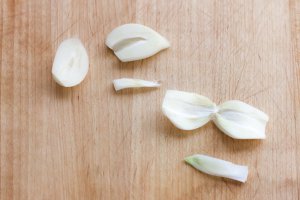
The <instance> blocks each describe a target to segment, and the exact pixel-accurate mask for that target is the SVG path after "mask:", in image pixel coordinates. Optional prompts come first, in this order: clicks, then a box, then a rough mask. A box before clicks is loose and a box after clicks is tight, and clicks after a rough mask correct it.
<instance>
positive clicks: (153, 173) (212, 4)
mask: <svg viewBox="0 0 300 200" xmlns="http://www.w3.org/2000/svg"><path fill="white" fill-rule="evenodd" d="M0 2H1V3H0V59H1V60H0V67H1V68H0V86H1V87H0V136H1V137H0V145H1V146H0V162H1V163H0V175H1V177H0V188H1V190H0V199H1V200H2V199H3V200H6V199H9V200H11V199H16V200H17V199H18V200H19V199H28V200H35V199H37V200H39V199H72V200H75V199H138V200H139V199H153V200H154V199H155V200H156V199H163V200H165V199H230V200H232V199H239V200H242V199H249V200H250V199H251V200H253V199H259V200H260V199H265V200H266V199H273V200H275V199H278V200H279V199H280V200H282V199H295V200H296V199H299V198H300V125H299V124H300V90H299V89H300V2H299V1H297V0H290V1H286V0H253V1H252V0H251V1H250V0H249V1H245V0H244V1H243V0H234V1H229V0H226V1H219V0H189V1H182V0H170V1H148V0H132V1H130V0H122V1H121V0H120V1H117V0H99V1H98V0H97V1H96V0H95V1H92V0H85V1H84V0H82V1H79V0H63V1H60V0H48V1H47V0H0ZM128 22H136V23H141V24H144V25H146V26H149V27H152V28H153V29H155V30H156V31H158V32H159V33H161V34H162V35H164V36H165V37H166V38H168V39H169V40H170V42H171V43H172V46H171V48H170V49H168V50H166V51H163V52H161V53H159V54H157V55H155V56H153V57H151V58H149V59H145V60H142V61H137V62H130V63H121V62H119V61H118V59H117V58H116V56H114V55H113V53H112V51H110V50H109V49H108V48H107V47H106V46H105V44H104V41H105V37H106V35H107V34H108V33H109V32H110V31H111V30H112V29H113V28H115V27H117V26H118V25H121V24H124V23H128ZM72 36H77V37H79V38H80V39H81V40H82V41H83V43H84V45H85V46H86V48H87V50H88V53H89V56H90V71H89V73H88V76H87V78H86V79H85V80H84V82H83V83H82V84H81V85H80V86H78V87H75V88H71V89H70V88H69V89H65V88H62V87H60V86H58V85H57V84H56V83H55V82H54V81H53V79H52V77H51V67H52V62H53V58H54V55H55V51H56V49H57V47H58V45H59V43H60V42H61V41H63V40H64V39H66V38H69V37H72ZM120 77H134V78H142V79H147V80H161V81H162V87H161V88H160V89H156V90H139V89H138V90H127V91H123V92H119V93H116V92H115V91H114V90H113V87H112V80H113V79H115V78H120ZM166 89H178V90H184V91H191V92H197V93H199V94H203V95H205V96H207V97H209V98H211V99H212V100H213V101H215V102H218V103H220V102H223V101H225V100H230V99H239V100H242V101H244V102H247V103H249V104H251V105H254V106H255V107H258V108H260V109H261V110H263V111H265V112H266V113H268V114H269V116H270V122H269V123H268V126H267V139H266V140H263V141H249V140H248V141H240V140H234V139H231V138H230V137H228V136H226V135H224V134H223V133H221V132H220V131H219V130H218V129H217V128H216V127H215V126H214V125H213V124H208V125H206V126H205V127H203V128H200V129H197V130H195V131H192V132H183V131H180V130H178V129H176V128H175V127H174V126H173V125H171V123H170V122H169V121H168V120H167V119H166V118H165V117H164V116H163V115H162V112H161V109H160V108H161V103H162V99H163V97H164V94H165V91H166ZM195 153H202V154H208V155H211V156H215V157H219V158H222V159H225V160H230V161H232V162H235V163H239V164H244V165H248V166H249V169H250V174H249V177H248V181H247V182H246V183H245V184H240V183H236V182H233V181H229V180H226V179H222V178H215V177H211V176H208V175H205V174H203V173H200V172H198V171H196V170H195V169H193V168H192V167H190V166H188V165H187V164H185V163H184V162H183V158H184V157H185V156H188V155H191V154H195Z"/></svg>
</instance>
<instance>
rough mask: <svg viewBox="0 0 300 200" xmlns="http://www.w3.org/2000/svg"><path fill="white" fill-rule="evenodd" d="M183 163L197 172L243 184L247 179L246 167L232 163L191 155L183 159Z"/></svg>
mask: <svg viewBox="0 0 300 200" xmlns="http://www.w3.org/2000/svg"><path fill="white" fill-rule="evenodd" d="M185 161H186V162H187V163H188V164H190V165H192V166H193V167H195V168H196V169H198V170H199V171H201V172H203V173H206V174H209V175H213V176H219V177H224V178H229V179H232V180H236V181H240V182H243V183H245V182H246V180H247V177H248V167H247V166H243V165H237V164H234V163H232V162H228V161H225V160H221V159H218V158H214V157H210V156H206V155H200V154H196V155H192V156H188V157H186V158H185Z"/></svg>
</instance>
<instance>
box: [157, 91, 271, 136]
mask: <svg viewBox="0 0 300 200" xmlns="http://www.w3.org/2000/svg"><path fill="white" fill-rule="evenodd" d="M162 111H163V113H164V114H165V115H166V116H167V117H168V118H169V119H170V121H171V122H172V123H173V124H174V125H175V126H176V127H177V128H179V129H182V130H193V129H196V128H199V127H201V126H203V125H205V124H206V123H207V122H208V121H210V120H211V119H212V120H213V121H214V123H215V124H216V125H217V127H218V128H219V129H220V130H221V131H223V132H224V133H225V134H227V135H228V136H230V137H232V138H235V139H264V138H265V129H266V124H267V122H268V120H269V117H268V116H267V115H266V114H265V113H263V112H262V111H260V110H258V109H256V108H254V107H252V106H250V105H248V104H246V103H243V102H241V101H237V100H233V101H227V102H225V103H223V104H221V105H220V106H216V105H215V104H214V103H213V102H212V101H210V100H209V99H208V98H206V97H204V96H201V95H198V94H194V93H187V92H181V91H176V90H171V91H167V93H166V96H165V98H164V101H163V105H162Z"/></svg>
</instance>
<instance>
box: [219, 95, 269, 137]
mask: <svg viewBox="0 0 300 200" xmlns="http://www.w3.org/2000/svg"><path fill="white" fill-rule="evenodd" d="M268 121H269V117H268V116H267V115H266V114H265V113H263V112H262V111H260V110H258V109H256V108H254V107H252V106H250V105H248V104H246V103H244V102H241V101H237V100H233V101H227V102H225V103H223V104H221V105H220V106H219V112H218V113H216V115H215V118H214V122H215V124H216V125H217V126H218V127H219V128H220V129H221V130H222V131H223V132H224V133H225V134H227V135H228V136H230V137H232V138H235V139H265V137H266V135H265V129H266V124H267V122H268Z"/></svg>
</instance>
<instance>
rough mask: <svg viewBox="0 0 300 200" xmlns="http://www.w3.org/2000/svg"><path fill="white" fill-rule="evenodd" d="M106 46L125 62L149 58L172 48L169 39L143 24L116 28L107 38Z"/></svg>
mask: <svg viewBox="0 0 300 200" xmlns="http://www.w3.org/2000/svg"><path fill="white" fill-rule="evenodd" d="M106 45H107V46H108V47H109V48H111V49H112V50H113V51H114V53H115V55H116V56H117V57H118V58H119V59H120V60H121V61H123V62H129V61H134V60H141V59H144V58H148V57H150V56H152V55H154V54H156V53H158V52H159V51H161V50H163V49H166V48H168V47H170V43H169V42H168V40H167V39H165V38H164V37H163V36H161V35H160V34H158V33H157V32H156V31H154V30H152V29H151V28H149V27H146V26H143V25H141V24H124V25H122V26H119V27H117V28H115V29H114V30H113V31H112V32H111V33H110V34H109V35H108V36H107V39H106Z"/></svg>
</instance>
